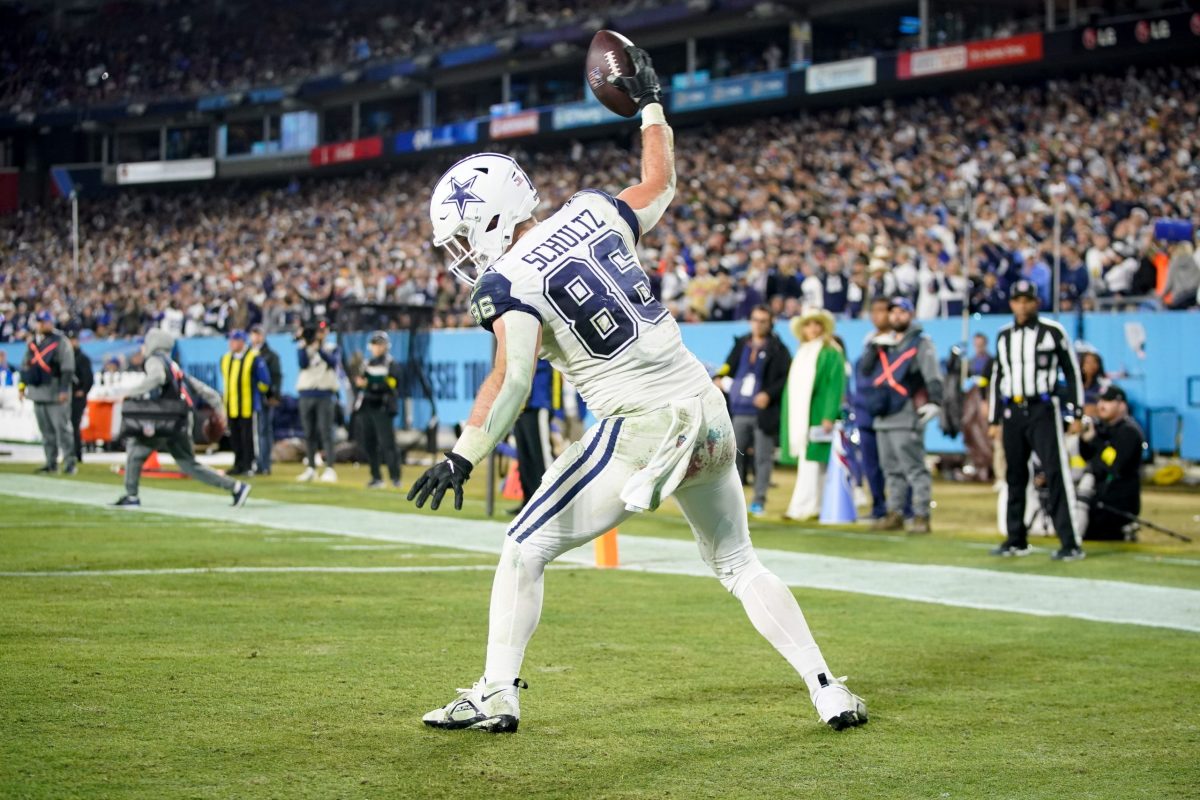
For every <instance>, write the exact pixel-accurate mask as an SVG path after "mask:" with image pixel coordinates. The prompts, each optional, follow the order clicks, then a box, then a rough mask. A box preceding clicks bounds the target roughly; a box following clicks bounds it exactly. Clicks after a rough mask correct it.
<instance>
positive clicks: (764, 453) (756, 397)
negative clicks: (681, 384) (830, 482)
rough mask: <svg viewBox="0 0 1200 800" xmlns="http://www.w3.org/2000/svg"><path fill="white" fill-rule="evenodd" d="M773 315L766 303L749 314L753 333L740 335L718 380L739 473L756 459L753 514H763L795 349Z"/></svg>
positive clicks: (743, 477)
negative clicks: (777, 327) (724, 396)
mask: <svg viewBox="0 0 1200 800" xmlns="http://www.w3.org/2000/svg"><path fill="white" fill-rule="evenodd" d="M774 322H775V315H774V314H772V313H771V309H770V308H768V307H767V306H763V305H760V306H756V307H755V308H754V310H753V311H752V312H750V333H748V334H746V335H744V336H739V337H738V338H737V339H735V340H734V342H733V349H732V350H730V351H729V355H728V356H727V357H726V358H725V363H724V364H723V365H721V367H720V369H718V370H717V373H716V376H714V379H715V380H716V382H717V385H718V386H721V388H722V389H723V390H724V391H725V392H726V393H727V394H728V395H729V412H730V416H731V417H732V419H733V432H734V436H735V437H736V439H737V453H738V455H737V458H738V464H737V466H738V474H739V475H741V478H742V483H743V484H744V483H746V481H747V477H748V476H747V473H748V472H749V469H748V465H747V463H746V456H747V454H753V457H754V497H753V499H752V500H751V502H750V513H751V514H752V515H754V516H756V517H758V516H762V515H763V510H764V508H765V507H766V504H767V489H768V488H769V487H770V485H771V470H772V468H773V467H774V465H775V445H776V442H777V441H778V439H779V422H780V412H781V409H782V407H783V406H782V401H783V390H784V387H785V386H786V385H787V381H788V369H789V368H790V366H791V361H792V359H791V353H789V352H788V349H787V346H786V345H785V344H784V343H783V342H782V340H780V338H779V336H778V335H776V333H775V331H774Z"/></svg>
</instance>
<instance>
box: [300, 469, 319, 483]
mask: <svg viewBox="0 0 1200 800" xmlns="http://www.w3.org/2000/svg"><path fill="white" fill-rule="evenodd" d="M315 477H317V471H316V470H315V469H313V468H312V467H305V468H304V472H301V473H300V474H299V475H297V476H296V480H297V481H299V482H300V483H304V482H305V481H311V480H312V479H313V478H315Z"/></svg>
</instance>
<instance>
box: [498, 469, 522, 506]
mask: <svg viewBox="0 0 1200 800" xmlns="http://www.w3.org/2000/svg"><path fill="white" fill-rule="evenodd" d="M500 496H501V497H503V498H504V499H505V500H515V501H517V502H518V503H520V502H522V501H523V500H524V499H525V493H524V492H522V491H521V474H520V472H518V470H517V460H516V459H515V458H514V459H512V461H510V462H508V474H507V475H505V476H504V488H502V489H501V490H500Z"/></svg>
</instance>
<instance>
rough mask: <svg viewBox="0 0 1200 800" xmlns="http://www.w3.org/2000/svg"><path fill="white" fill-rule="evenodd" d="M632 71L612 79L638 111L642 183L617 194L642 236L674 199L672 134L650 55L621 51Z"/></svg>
mask: <svg viewBox="0 0 1200 800" xmlns="http://www.w3.org/2000/svg"><path fill="white" fill-rule="evenodd" d="M625 49H626V51H627V52H628V53H629V57H630V58H631V59H632V60H633V65H634V67H635V69H636V71H635V72H634V74H633V76H632V77H623V78H617V79H614V80H615V82H616V83H617V84H618V85H619V86H620V88H622V89H623V90H625V91H626V92H628V93H629V96H630V97H632V98H633V99H634V100H636V101H637V104H638V107H639V108H640V109H641V110H642V180H641V182H640V183H637V184H634V185H633V186H630V187H629V188H628V189H626V190H625V191H623V192H621V193H620V194H619V195H617V198H618V199H619V200H623V201H625V202H626V203H628V204H629V207H630V208H632V209H633V213H634V214H636V215H637V218H638V223H639V224H640V225H641V231H642V233H645V232H646V231H648V230H650V229H651V228H653V227H654V225H655V224H656V223H657V222H658V221H659V219H661V218H662V215H663V212H664V211H666V210H667V206H668V205H670V203H671V199H672V198H673V197H674V196H675V134H674V133H673V132H672V131H671V126H670V125H668V124H667V118H666V115H665V114H664V112H663V107H662V89H661V87H660V86H659V82H658V75H657V73H655V71H654V65H653V64H652V63H650V56H649V55H648V54H647V53H646V51H645V50H642V49H641V48H640V47H627V48H625Z"/></svg>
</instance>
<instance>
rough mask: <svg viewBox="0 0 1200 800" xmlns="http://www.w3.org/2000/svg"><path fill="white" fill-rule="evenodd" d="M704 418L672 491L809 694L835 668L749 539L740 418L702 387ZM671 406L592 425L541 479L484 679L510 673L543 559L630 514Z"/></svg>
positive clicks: (512, 554)
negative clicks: (634, 487)
mask: <svg viewBox="0 0 1200 800" xmlns="http://www.w3.org/2000/svg"><path fill="white" fill-rule="evenodd" d="M702 407H703V422H702V424H701V427H700V432H699V435H698V437H697V443H696V445H695V447H694V449H693V451H692V456H691V463H690V465H689V468H688V471H687V475H686V477H685V478H684V480H683V482H682V483H681V484H680V485H679V488H678V489H676V490H675V493H674V494H675V499H676V500H677V501H678V503H679V505H680V507H681V508H682V509H683V513H684V516H685V517H686V518H687V520H688V523H689V524H690V525H691V527H692V532H693V534H694V535H695V537H696V543H697V544H698V545H699V547H700V555H701V557H702V558H703V559H704V561H705V563H707V564H708V566H709V567H711V568H712V570H713V572H714V573H716V576H717V577H718V578H719V579H720V581H721V583H722V584H723V585H724V586H725V588H726V589H728V590H729V591H730V592H731V593H732V594H733V595H734V596H735V597H737V598H738V599H739V600H741V601H742V604H743V605H744V606H745V609H746V613H747V614H748V615H749V617H750V621H751V622H752V623H753V624H754V627H755V628H756V629H757V630H758V632H759V633H761V634H762V635H763V636H764V637H766V639H767V641H769V642H770V643H771V644H772V645H773V646H774V647H775V649H776V650H778V651H779V652H780V654H782V655H783V657H784V658H786V659H787V660H788V662H789V663H790V664H791V665H792V667H793V668H795V670H796V671H797V672H798V673H799V674H800V675H801V676H802V677H803V678H804V680H805V683H806V684H807V685H808V688H809V692H810V694H812V693H815V692H816V690H817V689H818V688H820V684H819V683H818V682H817V677H816V676H817V674H818V673H822V672H824V673H826V674H828V675H832V673H831V672H829V669H828V667H827V666H826V664H825V660H824V658H823V657H822V656H821V651H820V649H819V648H818V647H817V644H816V642H815V641H813V637H812V634H811V633H810V631H809V629H808V624H807V622H805V619H804V614H803V613H802V612H801V611H800V606H799V605H798V604H797V603H796V599H795V597H794V596H793V595H792V593H791V590H789V589H788V588H787V586H786V585H785V584H784V583H783V581H781V580H780V579H779V578H778V577H776V576H775V574H774V573H772V572H770V571H769V570H767V568H766V567H764V566H763V565H762V564H761V563H760V562H759V560H758V557H757V556H756V555H755V553H754V548H753V546H752V545H751V543H750V531H749V527H748V524H747V517H746V500H745V495H743V493H742V485H741V481H740V480H739V479H738V474H737V469H736V467H735V465H734V455H735V452H736V451H735V446H734V437H733V425H732V423H731V422H730V419H729V413H728V411H727V410H726V406H725V398H724V396H723V395H722V394H721V393H720V392H719V391H718V390H717V389H716V388H715V387H709V390H708V391H707V392H705V393H704V395H703V405H702ZM670 422H671V412H670V410H669V409H666V408H664V409H659V410H655V411H652V412H648V413H643V414H638V415H634V416H624V417H619V416H614V417H608V418H606V419H604V420H602V421H601V422H600V423H598V424H596V425H594V426H593V427H592V428H591V429H589V430H588V431H587V433H586V434H585V435H584V437H583V439H582V440H580V441H579V442H576V443H575V444H573V445H571V447H569V448H568V449H567V450H566V451H565V452H564V453H563V454H562V455H561V456H559V458H558V459H557V460H556V461H555V462H554V464H553V465H552V466H551V468H550V469H549V470H548V471H547V472H546V475H545V476H544V477H543V478H542V483H541V486H540V487H538V490H537V492H536V493H535V494H534V496H533V497H532V498H530V500H529V502H528V503H527V504H526V506H525V508H524V510H523V511H522V512H521V514H520V515H518V516H517V518H516V519H515V520H514V521H513V523H512V525H511V526H510V527H509V529H508V537H507V539H506V541H505V544H504V549H503V551H502V553H501V556H500V564H499V566H498V567H497V570H496V578H495V581H494V583H493V585H492V600H491V614H490V620H489V622H490V628H489V632H488V650H487V666H486V668H485V670H484V676H485V679H486V680H487V681H512V680H515V679H516V678H517V677H518V676H519V673H520V669H521V662H522V661H523V659H524V655H525V646H526V645H527V644H528V642H529V640H530V638H531V637H532V636H533V631H534V629H535V628H536V627H537V624H538V618H539V616H540V615H541V608H542V583H543V573H544V570H545V567H546V564H548V563H549V562H551V561H553V560H554V559H555V558H557V557H558V556H559V555H561V554H563V553H565V552H567V551H568V550H571V549H573V548H575V547H578V546H580V545H583V544H586V543H587V542H589V541H591V540H592V539H594V538H595V537H596V536H598V535H600V534H602V533H605V532H606V531H609V530H611V529H612V528H614V527H616V526H617V525H619V524H620V523H621V522H622V521H623V520H625V519H627V518H628V517H629V516H631V514H632V512H630V511H627V510H626V508H625V502H624V501H622V500H621V498H620V496H619V495H620V493H621V490H622V488H623V487H624V486H625V483H626V481H628V480H629V478H630V476H631V475H633V474H634V473H635V472H637V471H638V470H639V469H641V468H642V467H644V466H645V465H646V463H647V461H648V460H649V458H650V457H651V455H652V454H653V453H654V452H655V451H656V450H657V449H658V447H659V445H660V443H661V442H662V439H663V434H664V431H666V430H667V429H668V428H669V426H670Z"/></svg>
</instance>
